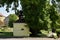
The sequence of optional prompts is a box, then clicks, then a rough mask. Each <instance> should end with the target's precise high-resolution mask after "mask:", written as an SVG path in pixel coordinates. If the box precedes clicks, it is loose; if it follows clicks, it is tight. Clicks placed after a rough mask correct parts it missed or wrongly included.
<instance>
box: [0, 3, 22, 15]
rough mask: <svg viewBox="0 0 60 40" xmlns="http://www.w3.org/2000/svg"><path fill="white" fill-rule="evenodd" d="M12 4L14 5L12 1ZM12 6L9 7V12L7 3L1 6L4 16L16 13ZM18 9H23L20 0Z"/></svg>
mask: <svg viewBox="0 0 60 40" xmlns="http://www.w3.org/2000/svg"><path fill="white" fill-rule="evenodd" d="M11 6H12V7H13V3H12V5H11ZM12 7H11V8H9V12H8V13H7V11H6V5H5V6H4V7H1V8H0V14H2V15H4V16H8V15H9V14H14V13H15V12H14V10H12ZM17 9H19V10H21V9H22V7H21V5H20V2H19V7H18V8H17Z"/></svg>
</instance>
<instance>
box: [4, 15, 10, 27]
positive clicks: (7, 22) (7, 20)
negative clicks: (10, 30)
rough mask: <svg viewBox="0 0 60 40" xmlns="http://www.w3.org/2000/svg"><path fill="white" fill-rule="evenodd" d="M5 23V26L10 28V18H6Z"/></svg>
mask: <svg viewBox="0 0 60 40" xmlns="http://www.w3.org/2000/svg"><path fill="white" fill-rule="evenodd" d="M4 22H5V25H6V26H8V24H9V16H7V17H5V19H4Z"/></svg>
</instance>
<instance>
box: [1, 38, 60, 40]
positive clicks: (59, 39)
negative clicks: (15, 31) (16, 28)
mask: <svg viewBox="0 0 60 40" xmlns="http://www.w3.org/2000/svg"><path fill="white" fill-rule="evenodd" d="M0 40H60V38H58V39H54V38H0Z"/></svg>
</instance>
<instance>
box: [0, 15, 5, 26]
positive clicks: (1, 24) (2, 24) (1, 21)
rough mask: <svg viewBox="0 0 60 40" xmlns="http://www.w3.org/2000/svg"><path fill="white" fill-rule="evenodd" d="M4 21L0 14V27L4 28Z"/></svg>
mask: <svg viewBox="0 0 60 40" xmlns="http://www.w3.org/2000/svg"><path fill="white" fill-rule="evenodd" d="M4 19H5V16H3V15H1V14H0V26H4V25H5V24H4Z"/></svg>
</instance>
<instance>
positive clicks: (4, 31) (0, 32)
mask: <svg viewBox="0 0 60 40" xmlns="http://www.w3.org/2000/svg"><path fill="white" fill-rule="evenodd" d="M10 36H13V28H10V27H2V28H0V37H10Z"/></svg>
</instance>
